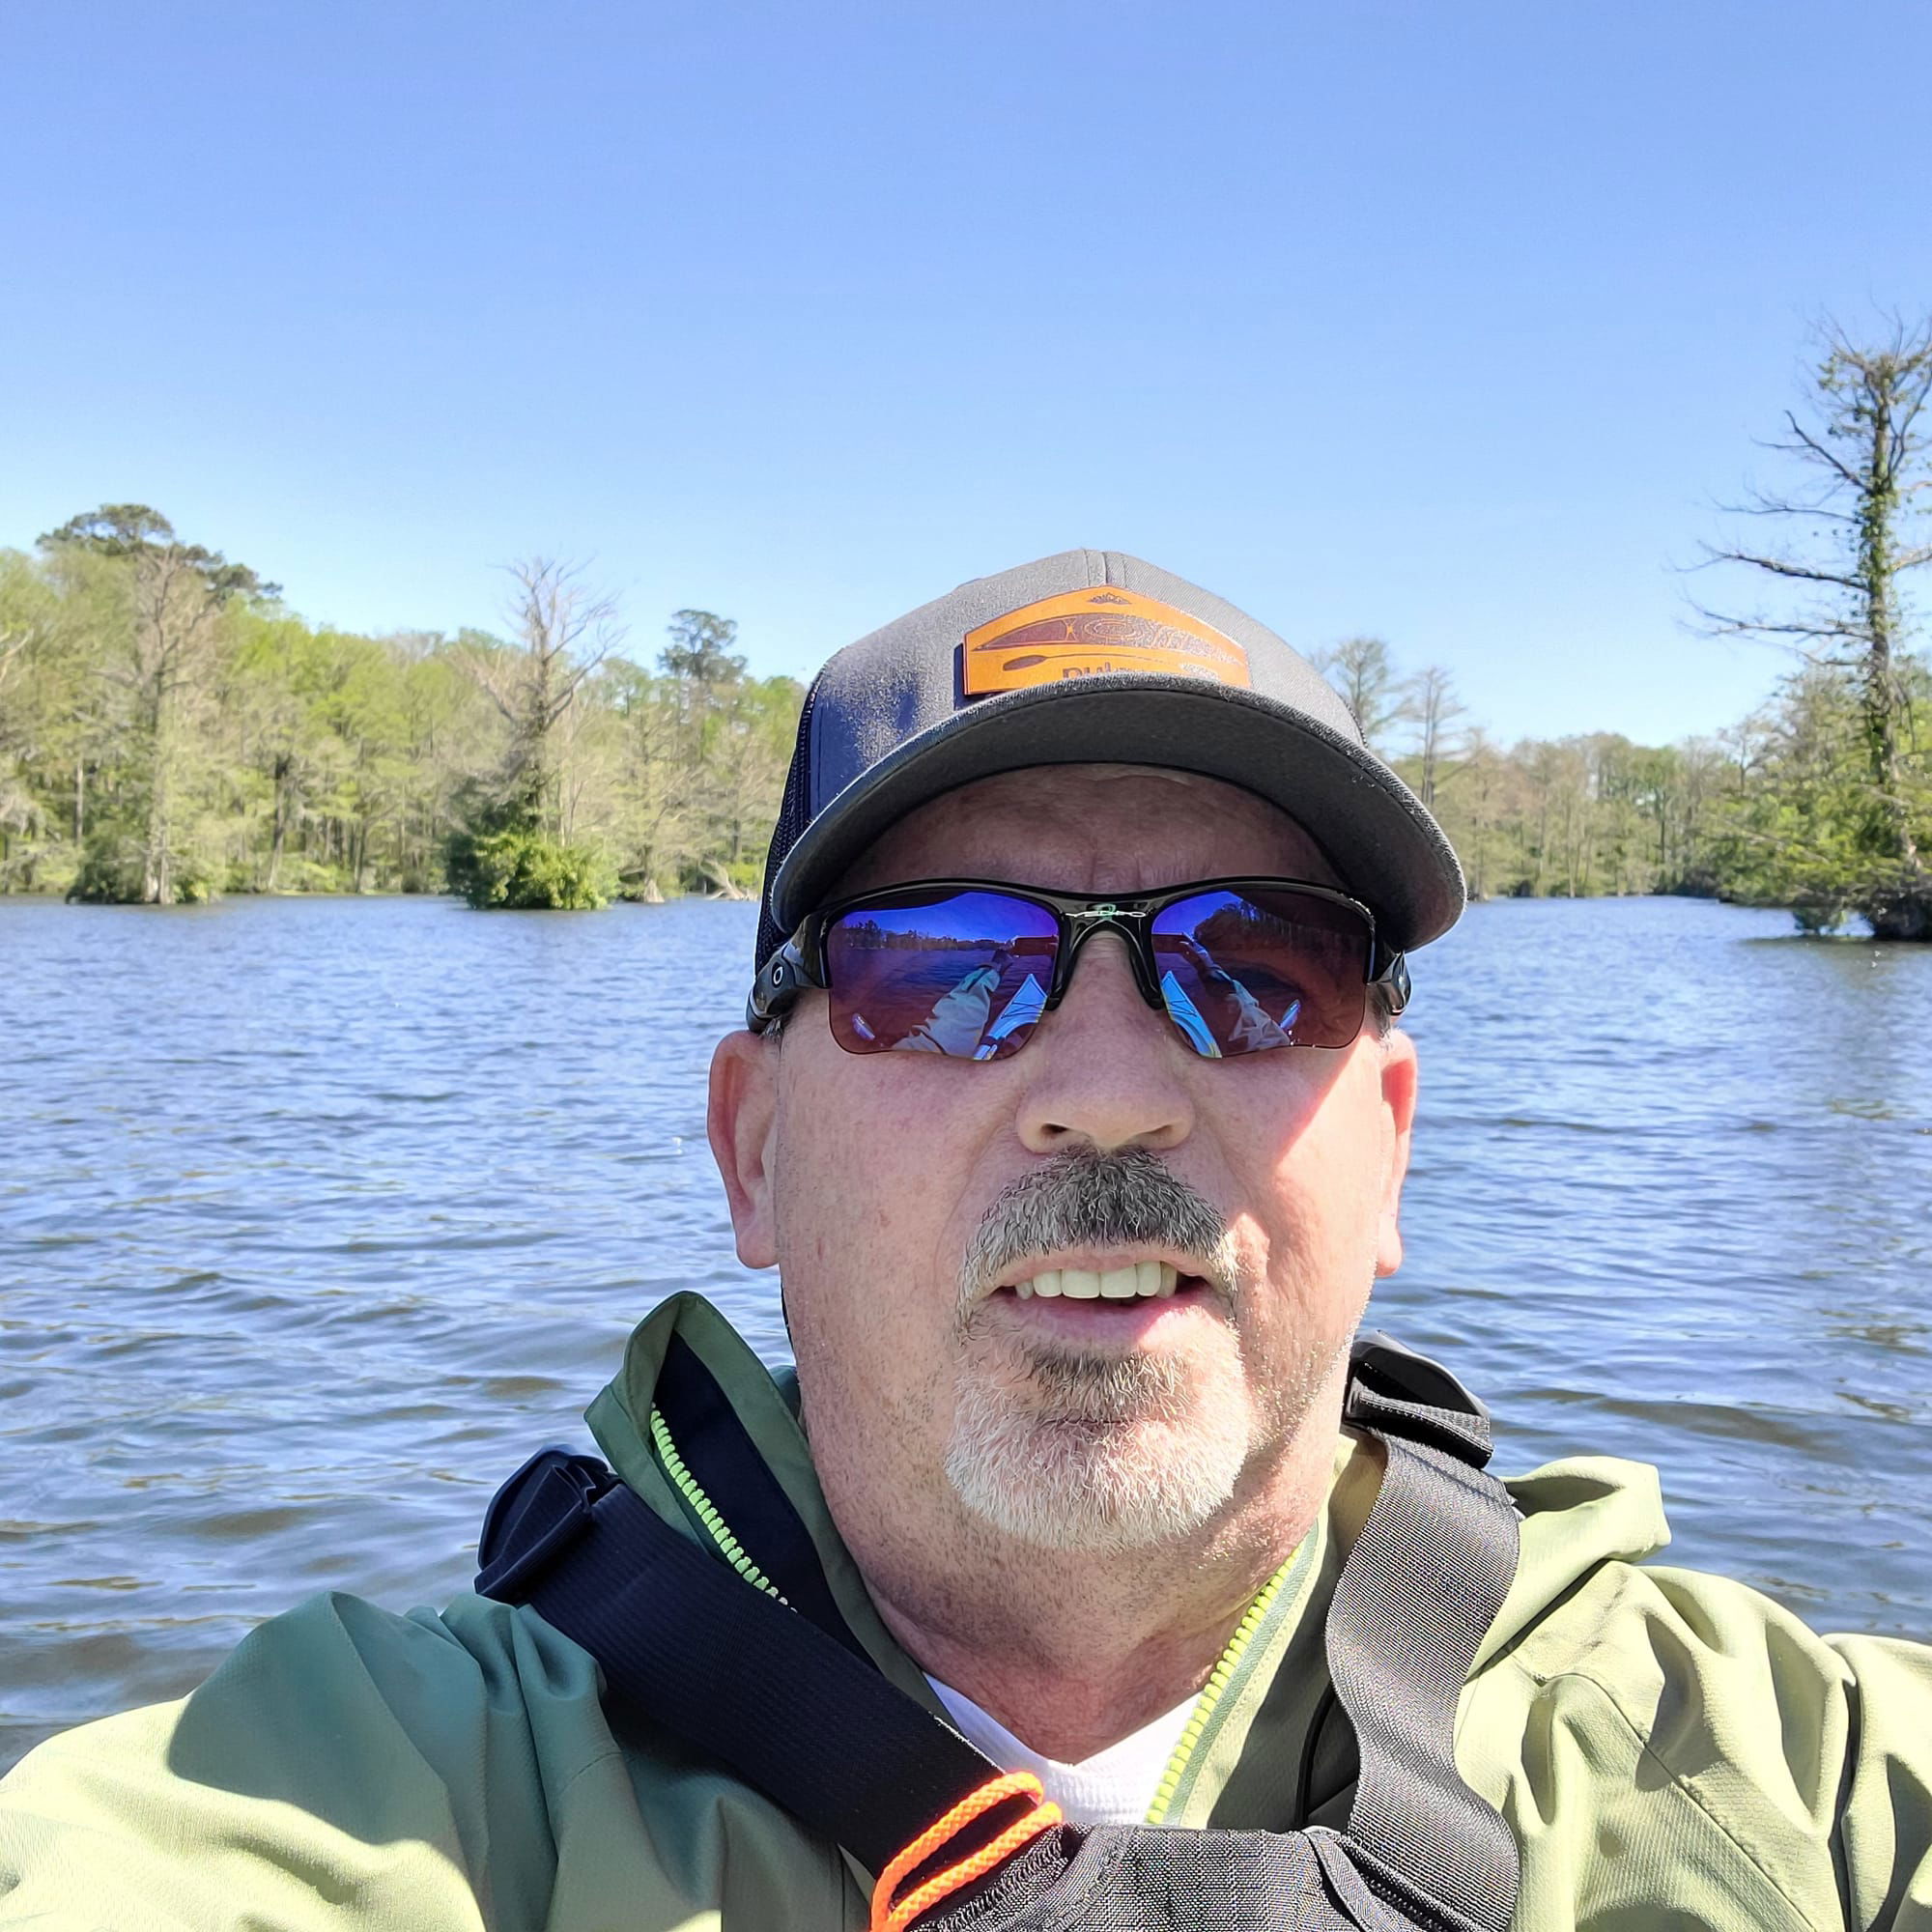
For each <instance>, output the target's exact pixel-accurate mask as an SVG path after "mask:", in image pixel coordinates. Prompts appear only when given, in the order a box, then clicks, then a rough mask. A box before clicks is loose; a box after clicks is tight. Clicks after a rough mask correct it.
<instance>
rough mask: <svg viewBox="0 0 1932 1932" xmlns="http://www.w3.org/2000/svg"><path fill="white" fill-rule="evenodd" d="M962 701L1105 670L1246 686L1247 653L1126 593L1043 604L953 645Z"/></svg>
mask: <svg viewBox="0 0 1932 1932" xmlns="http://www.w3.org/2000/svg"><path fill="white" fill-rule="evenodd" d="M960 660H961V663H960V678H959V689H960V693H961V696H963V697H986V696H991V694H993V693H994V692H997V691H1019V690H1021V689H1023V688H1024V687H1026V686H1028V685H1033V684H1057V683H1059V682H1060V681H1061V679H1063V678H1069V677H1097V676H1099V675H1101V674H1102V673H1104V672H1107V671H1152V672H1155V673H1157V674H1159V675H1161V676H1165V677H1177V676H1179V677H1209V678H1213V679H1214V680H1215V681H1216V682H1217V683H1221V684H1236V685H1243V686H1245V685H1246V684H1247V683H1248V682H1249V678H1248V654H1247V652H1246V651H1244V650H1243V649H1242V648H1241V647H1240V645H1239V644H1237V643H1236V642H1235V640H1234V639H1232V638H1226V637H1223V636H1222V635H1221V633H1220V632H1219V631H1217V630H1215V629H1214V627H1213V626H1212V625H1211V624H1204V623H1203V622H1202V621H1201V619H1200V618H1199V617H1190V616H1189V615H1188V614H1187V612H1186V611H1177V610H1176V609H1175V608H1174V606H1173V605H1172V604H1162V603H1160V602H1159V601H1158V600H1157V599H1155V598H1152V597H1140V596H1136V595H1135V593H1134V592H1133V591H1131V590H1115V589H1107V588H1094V589H1090V590H1067V591H1063V592H1062V593H1061V594H1060V595H1059V596H1057V597H1042V598H1041V599H1040V600H1039V602H1038V603H1037V604H1029V605H1027V606H1026V608H1025V609H1024V610H1020V611H1008V612H1007V613H1006V614H1005V615H1004V616H1000V617H995V618H993V619H992V620H991V622H989V623H985V624H981V625H980V627H979V629H978V630H975V631H968V632H967V633H966V636H965V639H964V640H963V642H962V644H961V646H960Z"/></svg>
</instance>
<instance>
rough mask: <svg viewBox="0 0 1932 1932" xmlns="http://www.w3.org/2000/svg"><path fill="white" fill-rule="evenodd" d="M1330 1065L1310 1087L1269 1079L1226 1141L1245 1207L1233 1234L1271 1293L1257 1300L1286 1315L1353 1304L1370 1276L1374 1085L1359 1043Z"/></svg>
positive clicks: (1375, 1163) (1379, 1160) (1376, 1132)
mask: <svg viewBox="0 0 1932 1932" xmlns="http://www.w3.org/2000/svg"><path fill="white" fill-rule="evenodd" d="M1258 1070H1259V1069H1258ZM1331 1072H1332V1077H1331V1078H1330V1079H1328V1080H1327V1081H1325V1082H1324V1083H1323V1084H1321V1086H1319V1087H1316V1086H1310V1087H1305V1088H1302V1089H1299V1090H1284V1089H1283V1088H1282V1087H1280V1086H1279V1085H1277V1086H1276V1088H1275V1089H1273V1090H1272V1091H1271V1092H1267V1093H1264V1094H1260V1095H1257V1096H1255V1100H1256V1103H1255V1104H1252V1105H1250V1106H1249V1107H1248V1108H1247V1109H1246V1110H1245V1118H1244V1120H1243V1122H1242V1123H1241V1125H1240V1127H1239V1128H1238V1129H1237V1131H1236V1135H1235V1136H1234V1137H1233V1138H1232V1140H1230V1141H1229V1143H1228V1145H1229V1148H1230V1164H1231V1166H1233V1167H1234V1169H1235V1172H1236V1178H1237V1185H1238V1193H1237V1198H1238V1199H1240V1200H1242V1201H1244V1202H1246V1203H1249V1204H1251V1207H1250V1208H1249V1211H1248V1212H1247V1213H1246V1214H1244V1215H1243V1217H1242V1225H1241V1228H1240V1233H1241V1235H1242V1237H1243V1240H1244V1243H1245V1244H1246V1245H1247V1246H1248V1247H1249V1249H1250V1258H1251V1260H1252V1261H1253V1263H1254V1264H1255V1265H1256V1267H1257V1268H1258V1270H1260V1272H1261V1274H1262V1276H1263V1278H1264V1282H1265V1284H1266V1285H1267V1287H1268V1288H1269V1289H1271V1290H1272V1291H1273V1293H1269V1294H1266V1295H1264V1297H1263V1302H1264V1307H1271V1308H1275V1309H1279V1310H1280V1312H1282V1313H1283V1314H1285V1315H1287V1316H1289V1317H1291V1318H1293V1316H1296V1315H1299V1316H1302V1317H1304V1318H1305V1317H1307V1316H1309V1315H1312V1314H1315V1313H1317V1312H1318V1311H1319V1310H1321V1309H1322V1308H1324V1307H1325V1306H1327V1305H1329V1304H1334V1305H1336V1306H1341V1305H1343V1304H1347V1305H1348V1306H1351V1307H1352V1306H1353V1305H1355V1303H1357V1302H1358V1301H1359V1300H1360V1298H1361V1297H1362V1296H1364V1295H1365V1294H1366V1293H1367V1290H1368V1285H1369V1282H1370V1281H1371V1279H1372V1278H1373V1271H1374V1254H1375V1238H1376V1231H1377V1227H1378V1212H1379V1208H1380V1201H1381V1183H1382V1171H1383V1166H1384V1151H1383V1140H1384V1133H1383V1122H1382V1109H1381V1105H1380V1089H1379V1084H1378V1077H1377V1072H1376V1068H1375V1066H1374V1065H1372V1064H1371V1058H1370V1056H1367V1055H1364V1054H1363V1052H1362V1050H1361V1049H1359V1048H1358V1049H1355V1050H1353V1051H1351V1053H1350V1055H1349V1056H1348V1058H1347V1060H1346V1062H1345V1063H1344V1064H1342V1065H1338V1066H1336V1067H1334V1068H1333V1069H1332V1070H1331ZM1284 1302H1285V1303H1286V1304H1287V1305H1286V1307H1285V1308H1283V1307H1282V1304H1283V1303H1284Z"/></svg>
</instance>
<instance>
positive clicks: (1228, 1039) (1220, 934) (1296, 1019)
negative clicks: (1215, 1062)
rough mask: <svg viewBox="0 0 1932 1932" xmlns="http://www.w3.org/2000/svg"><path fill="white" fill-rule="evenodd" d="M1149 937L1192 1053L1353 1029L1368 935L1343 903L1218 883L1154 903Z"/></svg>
mask: <svg viewBox="0 0 1932 1932" xmlns="http://www.w3.org/2000/svg"><path fill="white" fill-rule="evenodd" d="M1152 938H1153V953H1154V966H1155V971H1156V974H1157V977H1158V979H1159V981H1160V993H1161V1000H1162V1002H1163V1004H1164V1005H1165V1006H1166V1008H1167V1012H1168V1016H1169V1018H1171V1019H1172V1020H1173V1021H1174V1023H1175V1025H1176V1026H1178V1027H1179V1029H1180V1031H1181V1032H1182V1033H1183V1034H1184V1035H1185V1036H1186V1037H1187V1039H1188V1042H1189V1044H1190V1045H1192V1046H1193V1048H1194V1050H1195V1051H1196V1052H1197V1053H1201V1054H1205V1055H1207V1056H1208V1058H1210V1059H1213V1058H1220V1057H1225V1056H1233V1055H1235V1054H1241V1053H1260V1052H1264V1051H1265V1050H1266V1049H1267V1048H1269V1047H1276V1046H1347V1045H1348V1044H1349V1042H1350V1040H1352V1039H1353V1038H1354V1037H1355V1035H1356V1034H1357V1033H1358V1032H1359V1031H1360V1030H1361V1025H1362V1017H1363V1014H1364V1013H1365V1012H1366V1010H1367V1006H1366V998H1367V992H1366V989H1367V982H1368V969H1369V953H1370V948H1371V936H1370V932H1369V927H1368V924H1367V923H1366V922H1365V921H1364V920H1363V918H1362V916H1361V915H1360V914H1359V913H1357V912H1355V911H1354V910H1353V909H1352V908H1351V907H1349V906H1345V905H1336V904H1334V903H1333V902H1332V901H1330V900H1328V899H1321V898H1316V897H1314V896H1313V895H1308V894H1303V893H1296V892H1293V891H1287V890H1283V891H1271V890H1265V889H1263V888H1260V887H1252V888H1245V889H1240V890H1230V889H1227V888H1222V889H1219V890H1217V891H1214V892H1208V893H1197V894H1195V895H1192V896H1191V897H1188V898H1185V899H1178V900H1177V901H1176V902H1175V903H1174V904H1173V905H1171V906H1167V907H1164V908H1163V909H1162V910H1161V911H1160V912H1158V913H1156V914H1155V915H1154V919H1153V932H1152Z"/></svg>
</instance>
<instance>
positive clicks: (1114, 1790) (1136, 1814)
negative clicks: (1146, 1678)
mask: <svg viewBox="0 0 1932 1932" xmlns="http://www.w3.org/2000/svg"><path fill="white" fill-rule="evenodd" d="M925 1681H926V1682H927V1683H928V1684H930V1685H931V1686H932V1689H933V1692H934V1694H935V1695H936V1696H937V1697H938V1699H939V1701H940V1702H941V1703H942V1704H944V1705H945V1706H946V1711H947V1715H948V1716H949V1717H950V1718H951V1719H952V1721H953V1723H954V1724H955V1725H957V1727H958V1729H959V1732H960V1735H961V1736H962V1737H964V1738H965V1740H966V1742H967V1743H968V1744H970V1745H972V1746H973V1747H974V1748H975V1749H977V1750H979V1751H980V1753H982V1754H983V1755H984V1756H986V1757H989V1758H991V1759H992V1760H993V1762H994V1763H995V1764H997V1765H998V1766H999V1767H1000V1769H1001V1770H1002V1771H1030V1772H1032V1773H1033V1775H1034V1776H1036V1777H1037V1778H1038V1779H1039V1781H1040V1784H1041V1786H1042V1787H1043V1788H1044V1789H1045V1792H1046V1795H1047V1796H1048V1797H1049V1798H1051V1799H1052V1800H1053V1801H1054V1803H1055V1804H1058V1805H1059V1806H1060V1808H1061V1810H1063V1811H1064V1812H1065V1814H1066V1816H1067V1818H1068V1819H1069V1820H1070V1821H1071V1822H1072V1823H1073V1824H1076V1825H1144V1824H1146V1823H1147V1814H1148V1809H1149V1807H1150V1806H1151V1804H1153V1798H1154V1793H1155V1792H1156V1791H1158V1790H1159V1789H1160V1780H1161V1775H1162V1773H1164V1772H1165V1771H1166V1770H1167V1765H1168V1760H1169V1759H1170V1758H1171V1757H1173V1755H1174V1748H1175V1747H1176V1746H1177V1745H1178V1744H1179V1742H1180V1734H1181V1732H1182V1731H1184V1730H1185V1729H1186V1728H1187V1720H1188V1719H1189V1718H1191V1717H1192V1716H1193V1715H1194V1707H1195V1705H1196V1704H1197V1703H1198V1702H1199V1701H1200V1699H1199V1698H1197V1697H1190V1698H1188V1700H1187V1702H1186V1703H1184V1704H1179V1705H1177V1706H1176V1707H1175V1708H1174V1709H1173V1710H1172V1711H1169V1712H1168V1713H1166V1715H1165V1716H1163V1717H1159V1718H1156V1719H1154V1720H1153V1722H1152V1723H1151V1724H1144V1725H1143V1726H1142V1727H1141V1728H1140V1729H1139V1730H1137V1731H1135V1732H1133V1733H1131V1734H1130V1735H1129V1736H1127V1737H1124V1738H1122V1740H1121V1741H1120V1743H1119V1744H1112V1745H1109V1746H1108V1747H1106V1749H1105V1750H1098V1751H1095V1752H1094V1755H1093V1756H1092V1757H1087V1758H1082V1759H1081V1760H1080V1762H1079V1763H1078V1764H1062V1763H1061V1762H1060V1761H1059V1760H1058V1759H1057V1758H1050V1757H1041V1756H1040V1754H1039V1753H1038V1752H1037V1750H1034V1749H1032V1748H1031V1747H1028V1746H1026V1745H1023V1744H1021V1743H1020V1741H1019V1739H1018V1738H1016V1737H1014V1736H1013V1734H1012V1732H1010V1731H1009V1730H1008V1729H1007V1727H1006V1726H1005V1725H1004V1724H1002V1723H1000V1722H999V1721H998V1720H997V1719H993V1718H989V1717H988V1716H987V1715H986V1713H985V1712H984V1711H982V1710H980V1707H979V1705H977V1704H976V1703H974V1701H973V1700H972V1698H970V1697H966V1696H962V1695H961V1694H960V1693H959V1692H958V1691H957V1690H953V1688H952V1685H950V1684H942V1683H941V1682H940V1681H939V1679H938V1678H936V1677H932V1676H928V1677H927V1678H926V1680H925Z"/></svg>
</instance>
